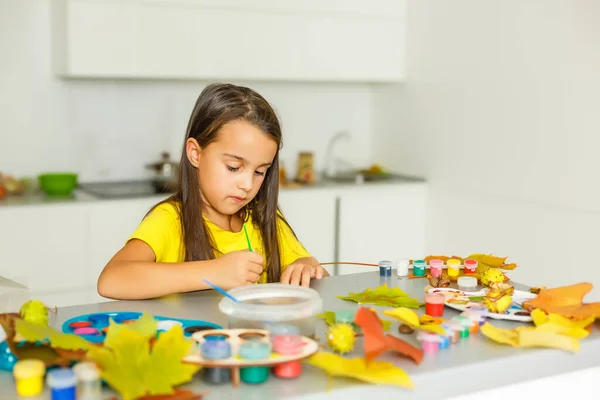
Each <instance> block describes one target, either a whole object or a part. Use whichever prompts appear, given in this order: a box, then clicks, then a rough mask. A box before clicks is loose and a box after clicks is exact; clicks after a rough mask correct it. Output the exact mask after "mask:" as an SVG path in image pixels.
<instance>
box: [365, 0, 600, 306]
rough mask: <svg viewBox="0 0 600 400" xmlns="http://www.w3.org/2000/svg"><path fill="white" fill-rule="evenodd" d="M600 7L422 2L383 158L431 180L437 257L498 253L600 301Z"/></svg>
mask: <svg viewBox="0 0 600 400" xmlns="http://www.w3.org/2000/svg"><path fill="white" fill-rule="evenodd" d="M599 21H600V2H598V1H595V0H579V1H571V0H551V1H550V0H506V1H491V0H455V1H452V2H448V1H434V0H410V1H409V9H408V25H409V26H408V37H409V39H408V60H409V64H408V68H407V74H408V80H407V82H406V84H404V85H400V86H395V87H382V88H380V89H378V90H377V91H376V92H375V93H374V110H375V114H374V120H375V128H374V130H375V132H376V139H375V143H374V155H375V156H376V157H377V156H380V157H382V159H383V160H384V161H385V162H387V163H389V164H390V165H393V166H394V168H395V169H398V170H401V171H405V172H412V173H417V174H424V175H426V176H427V177H428V179H429V180H430V182H431V192H430V193H431V220H430V226H429V232H430V236H429V240H428V249H429V252H431V253H454V254H459V255H466V254H468V253H469V252H493V253H496V254H497V255H508V256H509V257H510V258H509V259H510V260H513V261H515V262H518V263H519V264H520V267H519V269H518V270H517V271H515V272H514V273H512V274H510V275H511V276H512V277H513V278H515V279H517V280H521V281H523V282H525V283H529V284H540V285H550V286H557V285H563V284H567V283H574V282H579V281H583V280H588V281H591V282H592V283H594V284H595V286H596V289H595V290H594V291H593V292H592V294H591V295H590V298H596V299H600V273H599V272H598V271H599V265H598V262H597V261H596V258H597V257H596V256H595V253H596V250H597V249H598V248H599V247H600V233H599V228H598V227H600V184H599V179H598V172H599V171H600V157H599V156H598V149H599V148H600V112H599V111H598V107H599V105H600V29H598V26H599V25H598V22H599Z"/></svg>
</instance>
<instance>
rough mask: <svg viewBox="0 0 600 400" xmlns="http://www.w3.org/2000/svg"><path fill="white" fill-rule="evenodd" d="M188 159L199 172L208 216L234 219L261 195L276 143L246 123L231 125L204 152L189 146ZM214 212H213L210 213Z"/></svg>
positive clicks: (275, 151)
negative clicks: (213, 213)
mask: <svg viewBox="0 0 600 400" xmlns="http://www.w3.org/2000/svg"><path fill="white" fill-rule="evenodd" d="M186 147H187V154H188V159H189V160H190V162H191V163H192V165H196V166H197V168H198V184H199V185H200V190H201V195H202V198H203V200H204V202H205V203H206V204H207V206H208V208H209V210H207V211H208V213H209V214H210V213H211V212H217V213H218V214H221V215H233V214H235V213H237V212H238V211H240V210H241V209H242V208H243V207H244V206H245V205H247V204H248V203H249V202H250V201H251V200H252V199H253V198H254V197H255V196H256V194H257V193H258V190H259V189H260V187H261V185H262V183H263V181H264V179H265V174H266V172H267V170H268V169H269V167H270V166H271V163H272V162H273V159H274V158H275V155H276V154H277V148H278V145H277V142H275V141H274V140H273V139H272V138H270V137H269V136H268V135H267V134H266V133H264V132H263V131H261V130H260V129H259V128H257V127H256V126H254V125H252V124H250V123H248V122H246V121H241V120H240V121H232V122H229V123H227V124H225V125H223V127H222V128H221V129H220V131H219V133H218V137H217V139H216V140H215V141H213V142H211V143H210V144H209V145H208V146H206V147H205V148H200V146H199V145H198V143H197V142H196V141H195V140H194V139H188V142H187V143H186ZM211 209H212V210H211Z"/></svg>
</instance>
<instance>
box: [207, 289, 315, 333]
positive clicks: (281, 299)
mask: <svg viewBox="0 0 600 400" xmlns="http://www.w3.org/2000/svg"><path fill="white" fill-rule="evenodd" d="M227 293H229V294H230V295H232V296H233V297H235V298H236V299H237V300H239V302H235V301H233V300H231V299H230V298H227V297H224V298H223V299H222V300H221V302H220V303H219V309H220V310H221V312H223V313H224V314H225V315H227V316H228V317H229V329H269V326H270V324H272V323H277V324H286V325H292V326H295V327H296V328H298V330H299V333H300V335H303V336H308V337H312V336H314V334H315V327H316V321H317V314H319V313H320V312H321V311H322V308H323V301H322V300H321V296H319V293H318V292H317V291H316V290H314V289H310V288H305V287H301V286H292V285H283V284H281V283H268V284H262V285H248V286H242V287H238V288H235V289H231V290H229V291H228V292H227Z"/></svg>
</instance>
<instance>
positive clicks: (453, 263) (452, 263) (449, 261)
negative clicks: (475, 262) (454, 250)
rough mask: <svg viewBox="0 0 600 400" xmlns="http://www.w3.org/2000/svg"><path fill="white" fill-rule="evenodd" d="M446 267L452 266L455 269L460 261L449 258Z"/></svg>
mask: <svg viewBox="0 0 600 400" xmlns="http://www.w3.org/2000/svg"><path fill="white" fill-rule="evenodd" d="M446 265H452V266H453V267H457V266H459V265H460V260H457V259H456V258H451V259H449V260H448V261H446Z"/></svg>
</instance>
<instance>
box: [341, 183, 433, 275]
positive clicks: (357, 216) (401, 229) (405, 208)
mask: <svg viewBox="0 0 600 400" xmlns="http://www.w3.org/2000/svg"><path fill="white" fill-rule="evenodd" d="M426 203H427V189H426V186H425V185H423V184H406V185H380V186H374V187H372V188H369V189H368V190H367V189H363V190H358V189H349V190H347V191H345V192H342V193H341V194H340V204H339V207H340V209H339V256H338V257H339V261H351V262H364V263H373V264H376V263H378V262H379V261H381V260H390V261H392V262H394V261H395V260H396V259H398V258H409V259H414V258H420V257H423V256H424V254H425V239H426V238H425V232H426V231H425V229H426V207H427V204H426ZM366 268H367V269H366ZM368 268H369V267H364V266H353V265H341V266H340V267H339V273H340V274H350V273H356V272H365V271H366V270H368Z"/></svg>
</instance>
